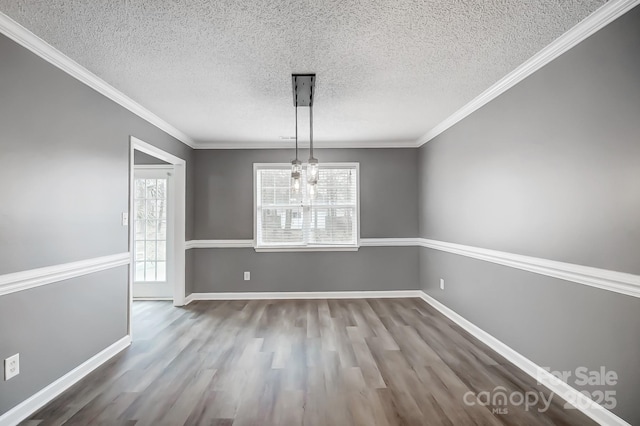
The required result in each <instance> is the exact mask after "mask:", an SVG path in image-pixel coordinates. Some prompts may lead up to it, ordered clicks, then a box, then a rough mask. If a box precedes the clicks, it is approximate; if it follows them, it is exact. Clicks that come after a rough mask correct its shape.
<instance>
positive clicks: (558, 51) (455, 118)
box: [416, 0, 640, 146]
mask: <svg viewBox="0 0 640 426" xmlns="http://www.w3.org/2000/svg"><path fill="white" fill-rule="evenodd" d="M638 4H640V0H611V1H609V2H608V3H605V4H604V5H603V6H601V7H600V8H599V9H598V10H596V11H595V12H593V13H592V14H591V15H589V16H588V17H587V18H585V19H584V20H583V21H581V22H579V23H578V24H576V25H575V26H574V27H573V28H571V29H570V30H569V31H567V32H566V33H564V34H563V35H561V36H560V37H558V38H557V39H556V40H554V41H553V42H552V43H551V44H549V45H548V46H547V47H545V48H544V49H542V50H541V51H539V52H538V53H536V54H535V55H533V56H532V57H531V58H529V59H528V60H527V61H525V62H524V63H523V64H521V65H520V66H519V67H517V68H516V69H514V70H513V71H511V72H510V73H509V74H507V75H506V76H504V77H503V78H501V79H500V80H498V81H497V82H496V83H495V84H493V85H492V86H491V87H489V88H488V89H487V90H485V91H484V92H482V93H481V94H480V95H478V96H477V97H476V98H474V99H473V100H472V101H471V102H469V103H468V104H466V105H465V106H463V107H462V108H460V109H459V110H457V111H456V112H454V113H453V114H451V115H450V116H449V117H447V118H446V119H444V120H443V121H442V122H440V124H438V125H436V126H435V127H434V128H432V129H431V130H429V131H428V132H427V133H425V134H424V135H423V136H422V137H420V138H419V139H418V140H417V141H416V146H422V145H424V144H425V143H427V142H429V141H430V140H432V139H433V138H435V137H436V136H438V135H439V134H440V133H442V132H444V131H445V130H447V129H448V128H450V127H451V126H453V125H454V124H456V123H458V122H459V121H460V120H462V119H464V118H465V117H467V116H469V115H470V114H471V113H473V112H474V111H476V110H478V109H479V108H480V107H482V106H484V105H486V104H487V103H489V102H490V101H492V100H493V99H495V98H497V97H498V96H500V95H501V94H502V93H504V92H506V91H507V90H509V89H510V88H512V87H513V86H515V85H516V84H518V83H519V82H521V81H522V80H524V79H525V78H527V77H528V76H530V75H531V74H533V73H534V72H536V71H538V70H539V69H540V68H542V67H543V66H545V65H546V64H548V63H549V62H551V61H553V60H554V59H556V58H557V57H558V56H560V55H562V54H563V53H565V52H566V51H568V50H569V49H571V48H572V47H574V46H576V45H577V44H578V43H580V42H581V41H583V40H585V39H586V38H587V37H589V36H591V35H592V34H594V33H595V32H597V31H599V30H600V29H602V28H603V27H605V26H606V25H607V24H609V23H611V22H613V21H615V20H616V19H617V18H619V17H620V16H622V15H624V14H625V13H627V12H628V11H629V10H631V9H633V8H634V7H635V6H637V5H638Z"/></svg>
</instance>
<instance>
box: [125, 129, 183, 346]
mask: <svg viewBox="0 0 640 426" xmlns="http://www.w3.org/2000/svg"><path fill="white" fill-rule="evenodd" d="M135 151H140V152H143V153H145V154H148V155H151V156H152V157H155V158H158V159H160V160H162V161H165V162H167V163H169V164H172V165H173V173H174V175H173V178H174V179H173V188H174V194H173V195H174V197H173V200H172V204H173V205H172V207H173V219H172V220H171V218H169V220H171V221H172V224H173V237H174V238H173V242H172V244H171V245H170V246H167V259H169V258H171V259H172V261H173V265H174V267H173V277H172V279H173V305H174V306H183V305H184V298H185V248H184V246H185V229H186V206H187V198H186V197H187V187H186V184H187V162H186V161H185V160H183V159H182V158H180V157H176V156H175V155H173V154H169V153H168V152H166V151H163V150H162V149H160V148H158V147H155V146H153V145H151V144H149V143H147V142H144V141H142V140H140V139H138V138H136V137H135V136H131V137H130V149H129V256H130V263H129V316H128V320H127V322H128V329H129V335H132V324H131V322H132V314H133V268H134V267H135V261H134V256H135V250H134V243H133V240H134V226H132V223H133V219H134V216H133V206H134V201H133V197H134V182H135V170H134V167H135V164H134V152H135Z"/></svg>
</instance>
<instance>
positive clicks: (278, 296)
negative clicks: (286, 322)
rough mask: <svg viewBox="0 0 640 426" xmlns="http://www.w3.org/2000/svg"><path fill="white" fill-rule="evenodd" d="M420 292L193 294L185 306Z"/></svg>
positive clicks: (416, 293) (382, 296)
mask: <svg viewBox="0 0 640 426" xmlns="http://www.w3.org/2000/svg"><path fill="white" fill-rule="evenodd" d="M420 293H422V292H421V291H420V290H396V291H272V292H259V293H249V292H246V293H240V292H238V293H191V294H190V295H188V296H187V297H186V298H185V301H184V303H185V305H188V304H189V303H191V302H193V301H195V300H283V299H385V298H386V299H388V298H400V297H420Z"/></svg>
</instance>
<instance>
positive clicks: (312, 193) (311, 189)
mask: <svg viewBox="0 0 640 426" xmlns="http://www.w3.org/2000/svg"><path fill="white" fill-rule="evenodd" d="M309 196H310V197H311V198H315V196H316V186H315V185H309Z"/></svg>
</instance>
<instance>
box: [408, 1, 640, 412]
mask: <svg viewBox="0 0 640 426" xmlns="http://www.w3.org/2000/svg"><path fill="white" fill-rule="evenodd" d="M638 52H640V8H636V9H634V10H633V11H631V12H630V13H628V14H627V15H625V16H623V17H622V18H620V19H619V20H617V21H616V22H614V23H612V24H611V25H609V26H608V27H606V28H604V29H603V30H601V31H600V32H598V33H596V34H595V35H593V36H592V37H590V38H589V39H587V40H586V41H584V42H582V43H581V44H580V45H578V46H577V47H575V48H573V49H572V50H571V51H569V52H567V53H566V54H564V55H562V56H561V57H560V58H558V59H556V60H555V61H553V62H552V63H550V64H548V65H546V66H545V67H544V68H542V69H541V70H540V71H538V72H537V73H535V74H534V75H532V76H530V77H529V78H527V79H526V80H524V81H523V82H521V83H519V84H518V85H517V86H515V87H514V88H512V89H511V90H509V91H508V92H506V93H504V94H503V95H501V96H500V97H498V98H497V99H495V100H494V101H492V102H490V103H489V104H487V105H486V106H484V107H483V108H481V109H480V110H478V111H476V112H475V113H473V114H472V115H470V116H469V117H467V118H465V119H464V120H462V121H461V122H460V123H458V124H457V125H455V126H453V127H452V128H450V129H449V130H447V131H445V132H444V133H443V134H441V135H440V136H438V137H437V138H435V139H434V140H432V141H431V142H429V143H427V144H426V145H424V146H423V147H422V148H421V149H420V152H419V156H420V159H419V161H420V236H421V237H424V238H430V239H435V240H441V241H448V242H454V243H460V244H467V245H471V246H477V247H482V248H489V249H496V250H502V251H506V252H512V253H518V254H524V255H531V256H536V257H541V258H547V259H552V260H558V261H564V262H570V263H576V264H581V265H587V266H594V267H599V268H605V269H611V270H616V271H622V272H629V273H634V274H638V273H640V262H638V253H640V219H639V216H638V212H639V211H640V143H639V140H640V139H639V136H640V120H639V119H638V118H639V117H640V84H638V81H639V80H638V76H640V55H638ZM421 250H422V253H421V278H422V286H423V288H424V289H425V290H426V291H427V292H428V293H429V294H431V295H432V296H434V297H436V298H437V299H439V300H441V301H443V303H445V304H446V305H447V306H449V307H450V308H452V309H453V310H455V311H456V312H458V313H459V314H461V315H462V316H464V317H466V318H468V319H469V320H471V321H472V322H474V323H475V324H477V325H478V326H480V327H481V328H483V329H484V330H486V331H488V332H489V333H491V334H493V335H495V336H496V337H498V338H499V339H501V340H503V341H504V342H505V343H507V344H508V345H510V346H512V347H513V348H515V349H516V350H518V351H519V352H521V353H522V354H524V355H525V356H528V357H529V358H531V359H532V360H533V361H534V362H536V363H537V364H539V365H543V366H548V367H551V368H553V369H556V370H557V369H565V370H571V369H575V368H576V367H578V366H582V365H584V366H587V367H590V368H597V367H599V366H601V365H602V366H605V367H606V368H608V369H613V370H615V371H617V372H618V374H619V375H620V377H621V379H620V383H619V385H618V386H617V387H616V391H617V394H618V395H617V399H618V407H617V408H616V409H615V410H614V412H615V413H617V414H618V415H620V416H622V417H623V418H625V419H626V420H627V421H630V422H631V423H635V424H640V406H638V404H637V401H638V399H639V398H640V331H639V330H640V300H639V299H637V298H633V297H628V296H622V295H618V294H615V293H611V292H607V291H604V290H597V289H594V288H590V287H587V286H584V285H579V284H575V283H568V282H563V281H560V280H556V279H552V278H548V277H544V276H540V275H536V274H532V273H528V272H523V271H518V270H513V269H509V268H506V267H502V266H498V265H492V264H488V263H484V262H480V261H476V260H472V259H468V258H464V257H461V256H456V255H452V254H445V253H439V252H436V251H433V250H430V249H421ZM440 277H442V278H445V280H446V289H445V290H444V291H441V290H440V289H439V288H438V281H439V278H440Z"/></svg>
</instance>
